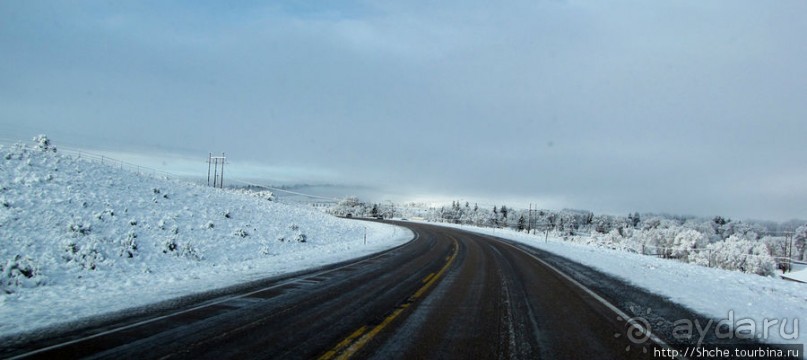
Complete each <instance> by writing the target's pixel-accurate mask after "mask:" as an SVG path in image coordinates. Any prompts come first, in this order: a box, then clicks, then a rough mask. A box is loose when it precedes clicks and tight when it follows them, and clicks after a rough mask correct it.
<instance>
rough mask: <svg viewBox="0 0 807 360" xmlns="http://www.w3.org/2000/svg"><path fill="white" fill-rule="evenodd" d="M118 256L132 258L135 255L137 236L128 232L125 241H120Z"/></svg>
mask: <svg viewBox="0 0 807 360" xmlns="http://www.w3.org/2000/svg"><path fill="white" fill-rule="evenodd" d="M120 244H121V250H120V256H122V257H127V258H133V257H134V256H135V254H137V234H135V232H134V231H132V232H129V234H128V235H127V236H126V238H125V239H123V240H121V243H120Z"/></svg>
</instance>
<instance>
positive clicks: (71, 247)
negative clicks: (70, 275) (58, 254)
mask: <svg viewBox="0 0 807 360" xmlns="http://www.w3.org/2000/svg"><path fill="white" fill-rule="evenodd" d="M62 259H64V260H65V262H67V263H68V264H69V265H73V266H76V267H78V268H80V269H84V270H95V269H96V268H97V267H98V264H99V263H100V262H102V261H103V260H104V255H103V254H101V252H100V251H99V250H98V247H97V245H96V244H95V243H94V242H86V243H84V244H81V245H79V244H78V243H76V242H75V241H73V240H69V241H67V242H66V243H65V245H64V252H63V254H62Z"/></svg>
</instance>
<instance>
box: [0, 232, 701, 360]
mask: <svg viewBox="0 0 807 360" xmlns="http://www.w3.org/2000/svg"><path fill="white" fill-rule="evenodd" d="M397 224H399V225H401V226H406V227H408V228H410V229H412V230H413V231H414V232H415V234H416V239H415V240H413V241H411V242H409V243H407V244H405V245H403V246H400V247H397V248H395V249H392V250H389V251H386V252H383V253H380V254H376V255H373V256H370V257H365V258H363V259H359V260H356V261H351V262H347V263H341V264H336V265H333V266H329V267H325V268H319V269H314V270H311V271H306V272H302V273H297V274H292V275H288V276H284V277H277V278H270V279H266V280H264V281H261V282H256V283H252V284H245V285H242V286H239V287H235V288H232V289H229V290H227V291H223V292H216V293H211V294H208V295H205V296H199V297H195V298H193V299H191V300H186V301H180V302H177V303H176V304H172V305H171V306H163V307H160V308H156V309H154V310H153V311H140V312H138V313H137V314H136V315H130V316H118V317H117V318H114V319H111V320H110V319H106V320H99V321H97V322H90V323H89V324H86V325H85V326H80V327H76V328H73V329H68V330H65V331H61V332H59V333H57V334H49V335H48V336H47V337H42V338H36V337H34V338H31V339H26V340H25V341H16V342H14V343H7V344H4V346H3V349H2V351H0V357H2V358H32V359H36V358H42V359H53V358H91V359H127V358H131V359H172V358H178V359H185V358H192V359H197V358H207V359H222V358H232V359H254V358H260V359H264V358H265V359H340V358H359V359H365V358H374V359H457V358H459V359H623V358H653V357H654V356H653V355H654V354H653V349H654V348H659V347H662V348H663V347H664V346H665V344H664V340H663V339H661V338H659V337H657V336H656V335H655V334H652V333H650V332H645V333H643V332H642V330H643V328H641V327H640V328H636V327H633V324H632V323H631V322H630V321H629V320H628V319H629V318H631V317H632V316H634V314H635V313H636V312H642V313H643V312H644V309H650V308H652V309H654V311H655V314H656V315H655V316H658V317H659V318H668V319H674V318H681V317H683V316H688V317H693V316H697V315H695V314H691V313H690V312H689V311H688V310H687V309H685V308H682V307H680V306H677V305H675V304H671V303H669V302H667V301H666V300H664V299H661V298H658V297H656V296H654V295H652V294H647V293H646V292H643V291H642V290H639V289H635V288H632V287H630V286H629V285H626V284H624V283H622V282H620V281H619V280H618V279H613V278H610V277H608V276H605V275H602V274H599V273H597V272H595V271H593V270H591V269H590V268H588V267H585V266H584V265H581V264H577V263H574V262H571V261H569V260H567V259H562V258H558V257H554V256H552V255H550V254H546V253H543V252H540V251H538V250H536V249H533V248H530V247H528V246H524V245H518V244H513V243H510V242H507V241H504V240H501V239H497V238H493V237H489V236H483V235H476V234H472V233H469V232H464V231H461V230H455V229H451V228H445V227H439V226H433V225H427V224H417V223H409V222H399V223H397ZM637 306H638V309H637V308H636V307H637ZM627 308H630V309H627ZM662 320H663V319H662ZM654 321H655V320H654ZM661 322H663V321H660V322H659V323H661ZM637 329H638V330H637ZM631 331H633V333H632V334H631ZM636 331H638V335H637V332H636ZM629 335H630V336H629ZM637 337H638V338H643V339H644V340H645V341H644V342H642V343H639V342H637V341H636V340H635V339H636V338H637ZM648 350H650V351H648ZM656 358H657V357H656Z"/></svg>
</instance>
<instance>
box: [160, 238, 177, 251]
mask: <svg viewBox="0 0 807 360" xmlns="http://www.w3.org/2000/svg"><path fill="white" fill-rule="evenodd" d="M177 248H178V245H177V239H176V238H173V237H170V238H168V239H166V240H165V242H163V254H168V253H173V252H174V251H176V250H177Z"/></svg>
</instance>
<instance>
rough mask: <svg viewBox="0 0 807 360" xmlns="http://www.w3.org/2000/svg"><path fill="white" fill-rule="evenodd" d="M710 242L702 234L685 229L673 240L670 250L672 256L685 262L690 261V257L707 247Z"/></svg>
mask: <svg viewBox="0 0 807 360" xmlns="http://www.w3.org/2000/svg"><path fill="white" fill-rule="evenodd" d="M707 242H708V240H707V239H706V237H705V236H704V235H703V234H701V233H700V232H698V231H696V230H692V229H683V230H681V231H679V232H678V233H677V234H676V235H675V237H674V238H673V242H672V246H671V249H670V252H671V256H672V257H674V258H677V259H681V260H683V261H689V255H690V254H691V253H692V252H693V251H694V250H697V249H700V248H701V247H704V246H706V243H707Z"/></svg>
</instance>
